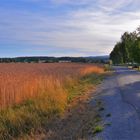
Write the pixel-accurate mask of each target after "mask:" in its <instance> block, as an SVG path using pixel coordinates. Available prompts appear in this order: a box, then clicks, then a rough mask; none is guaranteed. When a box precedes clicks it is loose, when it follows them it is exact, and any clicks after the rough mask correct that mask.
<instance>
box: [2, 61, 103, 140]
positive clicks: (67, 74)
mask: <svg viewBox="0 0 140 140" xmlns="http://www.w3.org/2000/svg"><path fill="white" fill-rule="evenodd" d="M0 68H1V69H0V108H1V111H0V120H1V121H0V139H1V140H8V139H13V138H15V137H19V136H24V135H25V134H31V133H36V131H38V129H39V132H40V129H41V130H42V128H43V129H44V128H46V125H47V124H48V121H50V120H52V119H53V117H54V116H58V115H60V114H61V113H63V112H64V111H65V109H66V107H67V104H68V103H69V102H68V101H69V100H71V99H73V98H74V97H75V96H76V95H77V94H79V93H80V94H81V92H83V88H85V89H86V88H87V87H88V86H87V85H88V83H90V84H93V83H95V84H96V82H97V81H98V76H97V75H98V74H101V73H103V72H104V68H103V67H101V66H97V65H96V66H95V65H93V64H74V63H68V64H67V63H63V64H59V63H56V64H54V63H53V64H0ZM91 73H94V75H91V76H90V74H91ZM87 75H88V77H86V76H87ZM81 79H82V80H81ZM91 81H92V82H93V83H91Z"/></svg>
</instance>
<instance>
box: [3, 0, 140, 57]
mask: <svg viewBox="0 0 140 140" xmlns="http://www.w3.org/2000/svg"><path fill="white" fill-rule="evenodd" d="M139 7H140V2H139V0H127V1H126V0H117V1H116V0H110V1H108V0H98V1H97V0H1V1H0V19H1V20H0V57H8V56H9V57H13V56H32V55H38V56H40V55H48V56H91V55H108V54H109V53H110V51H111V50H112V48H113V46H114V44H115V43H116V42H117V41H118V40H119V38H120V36H121V34H123V32H125V31H133V30H135V29H136V28H137V27H138V26H139V25H140V9H139Z"/></svg>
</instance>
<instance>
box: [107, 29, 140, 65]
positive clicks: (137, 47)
mask: <svg viewBox="0 0 140 140" xmlns="http://www.w3.org/2000/svg"><path fill="white" fill-rule="evenodd" d="M110 59H111V60H112V61H113V63H114V64H126V63H127V64H135V63H140V27H139V28H137V30H136V31H134V32H131V33H129V32H125V33H124V34H123V35H122V36H121V40H120V41H119V42H117V44H116V45H115V47H114V49H113V50H112V52H111V54H110Z"/></svg>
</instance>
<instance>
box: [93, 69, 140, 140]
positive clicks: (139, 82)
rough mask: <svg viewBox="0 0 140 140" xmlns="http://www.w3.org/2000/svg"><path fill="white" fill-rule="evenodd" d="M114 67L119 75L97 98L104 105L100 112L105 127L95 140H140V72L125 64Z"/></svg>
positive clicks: (111, 79)
mask: <svg viewBox="0 0 140 140" xmlns="http://www.w3.org/2000/svg"><path fill="white" fill-rule="evenodd" d="M114 69H115V74H114V75H113V76H111V77H109V78H107V79H106V80H105V81H104V82H103V83H102V85H101V86H99V88H98V90H97V94H98V95H99V96H97V97H96V99H97V100H101V101H102V102H103V106H104V110H103V111H101V112H100V113H101V116H102V119H103V122H104V124H105V129H104V131H102V132H101V133H98V134H97V135H96V136H95V137H94V138H92V139H93V140H140V72H138V71H135V70H131V69H128V68H125V67H114ZM93 102H94V101H93ZM107 114H110V115H107Z"/></svg>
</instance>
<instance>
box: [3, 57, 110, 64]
mask: <svg viewBox="0 0 140 140" xmlns="http://www.w3.org/2000/svg"><path fill="white" fill-rule="evenodd" d="M108 59H109V57H108V56H98V57H47V56H45V57H43V56H40V57H38V56H35V57H15V58H0V63H18V62H20V63H55V62H82V63H107V62H108Z"/></svg>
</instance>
